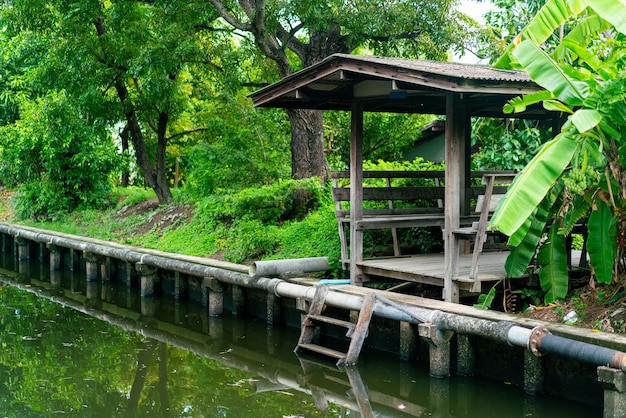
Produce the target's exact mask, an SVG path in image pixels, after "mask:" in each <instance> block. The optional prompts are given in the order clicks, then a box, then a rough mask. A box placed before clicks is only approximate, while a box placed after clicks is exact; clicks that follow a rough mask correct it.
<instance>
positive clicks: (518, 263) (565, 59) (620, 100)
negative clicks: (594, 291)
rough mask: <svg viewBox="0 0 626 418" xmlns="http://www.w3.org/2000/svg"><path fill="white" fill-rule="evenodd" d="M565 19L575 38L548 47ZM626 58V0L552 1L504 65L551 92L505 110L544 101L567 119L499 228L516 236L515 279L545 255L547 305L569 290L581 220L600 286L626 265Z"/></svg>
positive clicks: (506, 205)
mask: <svg viewBox="0 0 626 418" xmlns="http://www.w3.org/2000/svg"><path fill="white" fill-rule="evenodd" d="M566 23H567V24H568V25H570V26H572V29H571V30H570V31H569V33H568V34H567V36H565V37H564V38H563V39H561V41H560V43H559V44H558V46H557V47H556V48H554V49H553V50H552V51H546V50H544V49H543V47H542V45H543V44H544V42H545V41H546V40H547V39H548V38H549V37H551V36H553V34H554V33H555V31H557V29H559V27H560V26H561V25H564V24H566ZM625 57H626V0H548V2H547V3H546V4H545V5H544V7H543V8H542V9H541V10H540V11H539V13H538V14H537V15H536V16H535V17H534V18H533V20H532V21H531V22H530V23H529V25H528V26H527V27H526V28H525V29H524V30H523V31H522V33H520V34H519V35H518V36H517V37H516V38H515V41H514V42H513V43H512V44H511V45H510V46H509V48H508V49H507V51H506V52H505V54H504V55H503V56H502V57H501V58H500V59H499V61H498V62H497V63H496V66H498V67H500V68H510V69H524V70H525V71H527V72H528V74H529V75H530V77H531V78H532V79H533V80H534V81H535V82H536V83H537V84H539V85H540V86H542V87H543V88H544V89H545V91H543V92H540V93H535V94H532V95H528V96H522V97H518V98H515V99H513V100H511V102H509V104H508V105H507V106H505V109H504V110H505V112H510V113H512V112H519V111H523V110H524V109H525V108H526V107H527V106H529V105H531V104H536V103H543V106H544V107H545V108H546V109H547V110H550V111H554V112H559V113H561V114H562V115H567V120H566V121H565V123H564V124H563V126H562V127H561V132H560V133H559V134H558V135H557V136H556V137H555V138H554V139H553V140H551V141H549V142H547V143H546V144H545V145H544V146H543V148H542V149H541V150H540V151H539V153H538V154H537V155H536V156H535V157H534V159H533V160H532V161H531V162H530V163H529V164H528V165H527V166H526V167H525V168H524V170H522V172H521V173H520V174H519V175H518V177H517V178H516V180H515V182H514V183H513V184H512V185H511V187H510V189H509V191H508V193H507V195H506V197H505V199H503V200H502V201H501V202H500V205H499V207H498V209H497V210H496V212H495V213H494V216H493V218H492V220H491V223H490V227H492V228H497V229H498V230H500V231H502V232H503V233H505V234H507V235H508V236H509V242H508V243H509V245H510V246H511V247H512V251H511V254H510V255H509V259H508V260H507V263H506V266H505V267H506V269H507V274H508V276H509V277H520V276H521V275H522V274H524V273H525V272H526V270H527V268H528V266H529V265H530V264H531V263H532V260H533V258H535V257H536V260H537V264H538V265H539V266H540V267H541V272H540V280H541V284H542V288H543V290H544V291H545V292H546V295H545V299H546V302H552V301H554V300H557V299H562V298H564V297H565V296H566V294H567V286H568V276H567V265H566V263H564V262H563V260H564V259H565V258H564V255H565V240H564V239H563V236H564V235H566V234H568V233H569V232H570V231H571V230H572V227H573V225H574V224H575V223H576V222H579V221H580V220H581V219H582V218H585V217H588V218H589V220H588V223H587V226H588V241H587V247H588V251H589V258H590V262H591V267H592V270H593V273H594V275H595V278H596V280H597V281H598V282H600V283H610V282H612V281H613V280H616V279H617V278H618V275H619V268H620V266H621V265H622V264H623V262H624V260H623V255H624V230H625V229H626V224H625V222H624V212H625V210H626V167H625V161H626V138H623V137H622V135H621V132H624V131H625V128H626V93H625V92H626V88H625V86H626V82H625V81H623V80H624V79H625V78H626V58H625ZM554 202H559V204H558V205H555V204H554ZM542 246H543V248H541V247H542Z"/></svg>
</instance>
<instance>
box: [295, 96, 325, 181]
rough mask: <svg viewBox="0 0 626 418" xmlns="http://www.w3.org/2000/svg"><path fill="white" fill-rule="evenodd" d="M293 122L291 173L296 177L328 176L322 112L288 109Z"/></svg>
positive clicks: (323, 178)
mask: <svg viewBox="0 0 626 418" xmlns="http://www.w3.org/2000/svg"><path fill="white" fill-rule="evenodd" d="M287 114H288V116H289V121H290V123H291V174H292V177H293V178H294V179H303V178H309V177H315V176H317V177H320V178H321V179H322V180H323V181H325V180H326V179H327V178H328V163H327V162H326V156H325V155H324V126H323V123H322V120H323V119H322V118H323V117H322V112H321V111H319V110H308V109H288V110H287Z"/></svg>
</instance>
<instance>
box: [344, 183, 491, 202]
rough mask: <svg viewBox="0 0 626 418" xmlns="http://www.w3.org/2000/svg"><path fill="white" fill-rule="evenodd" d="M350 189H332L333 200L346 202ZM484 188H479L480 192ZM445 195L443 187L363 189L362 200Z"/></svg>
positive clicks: (435, 197)
mask: <svg viewBox="0 0 626 418" xmlns="http://www.w3.org/2000/svg"><path fill="white" fill-rule="evenodd" d="M351 189H352V187H349V188H348V187H338V188H333V190H332V193H333V200H334V201H343V202H347V201H349V200H350V190H351ZM482 189H484V188H481V190H482ZM444 195H445V187H443V186H440V187H436V186H415V187H364V188H363V194H362V196H363V200H374V201H384V200H409V201H410V200H418V199H425V200H428V199H442V198H443V197H444Z"/></svg>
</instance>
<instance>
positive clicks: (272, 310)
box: [266, 293, 280, 325]
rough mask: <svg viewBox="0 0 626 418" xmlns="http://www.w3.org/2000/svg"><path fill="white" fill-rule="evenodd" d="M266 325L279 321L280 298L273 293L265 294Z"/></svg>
mask: <svg viewBox="0 0 626 418" xmlns="http://www.w3.org/2000/svg"><path fill="white" fill-rule="evenodd" d="M266 301H267V302H266V309H267V314H266V316H267V325H274V324H278V323H280V298H279V297H278V296H276V295H275V294H273V293H268V294H267V299H266Z"/></svg>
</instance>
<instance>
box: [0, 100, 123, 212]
mask: <svg viewBox="0 0 626 418" xmlns="http://www.w3.org/2000/svg"><path fill="white" fill-rule="evenodd" d="M81 113H83V112H82V111H81V109H80V108H77V107H76V106H75V105H74V104H73V103H72V101H71V99H70V98H69V97H67V96H66V95H65V94H55V93H50V94H49V95H48V97H46V98H45V99H41V100H38V101H36V102H24V103H22V115H23V118H22V119H21V120H19V121H17V122H15V123H14V124H12V125H8V126H5V127H4V128H3V129H2V136H3V141H2V143H3V146H2V149H1V155H2V160H3V164H2V165H1V166H0V176H1V178H2V182H3V183H4V184H7V185H10V186H17V187H18V188H19V195H18V199H17V211H18V213H19V214H20V215H21V216H22V217H32V216H50V215H55V214H58V213H62V212H68V211H72V210H74V209H76V208H79V207H101V206H103V205H104V204H106V203H107V195H108V193H109V191H110V189H111V181H110V178H111V173H112V171H113V168H114V166H115V165H116V164H117V163H118V161H119V159H118V157H117V153H116V151H115V148H114V146H113V144H112V142H111V141H110V140H109V139H108V135H107V133H106V131H105V130H104V129H103V127H102V126H98V125H94V124H89V123H86V122H85V121H84V119H83V118H81Z"/></svg>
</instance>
